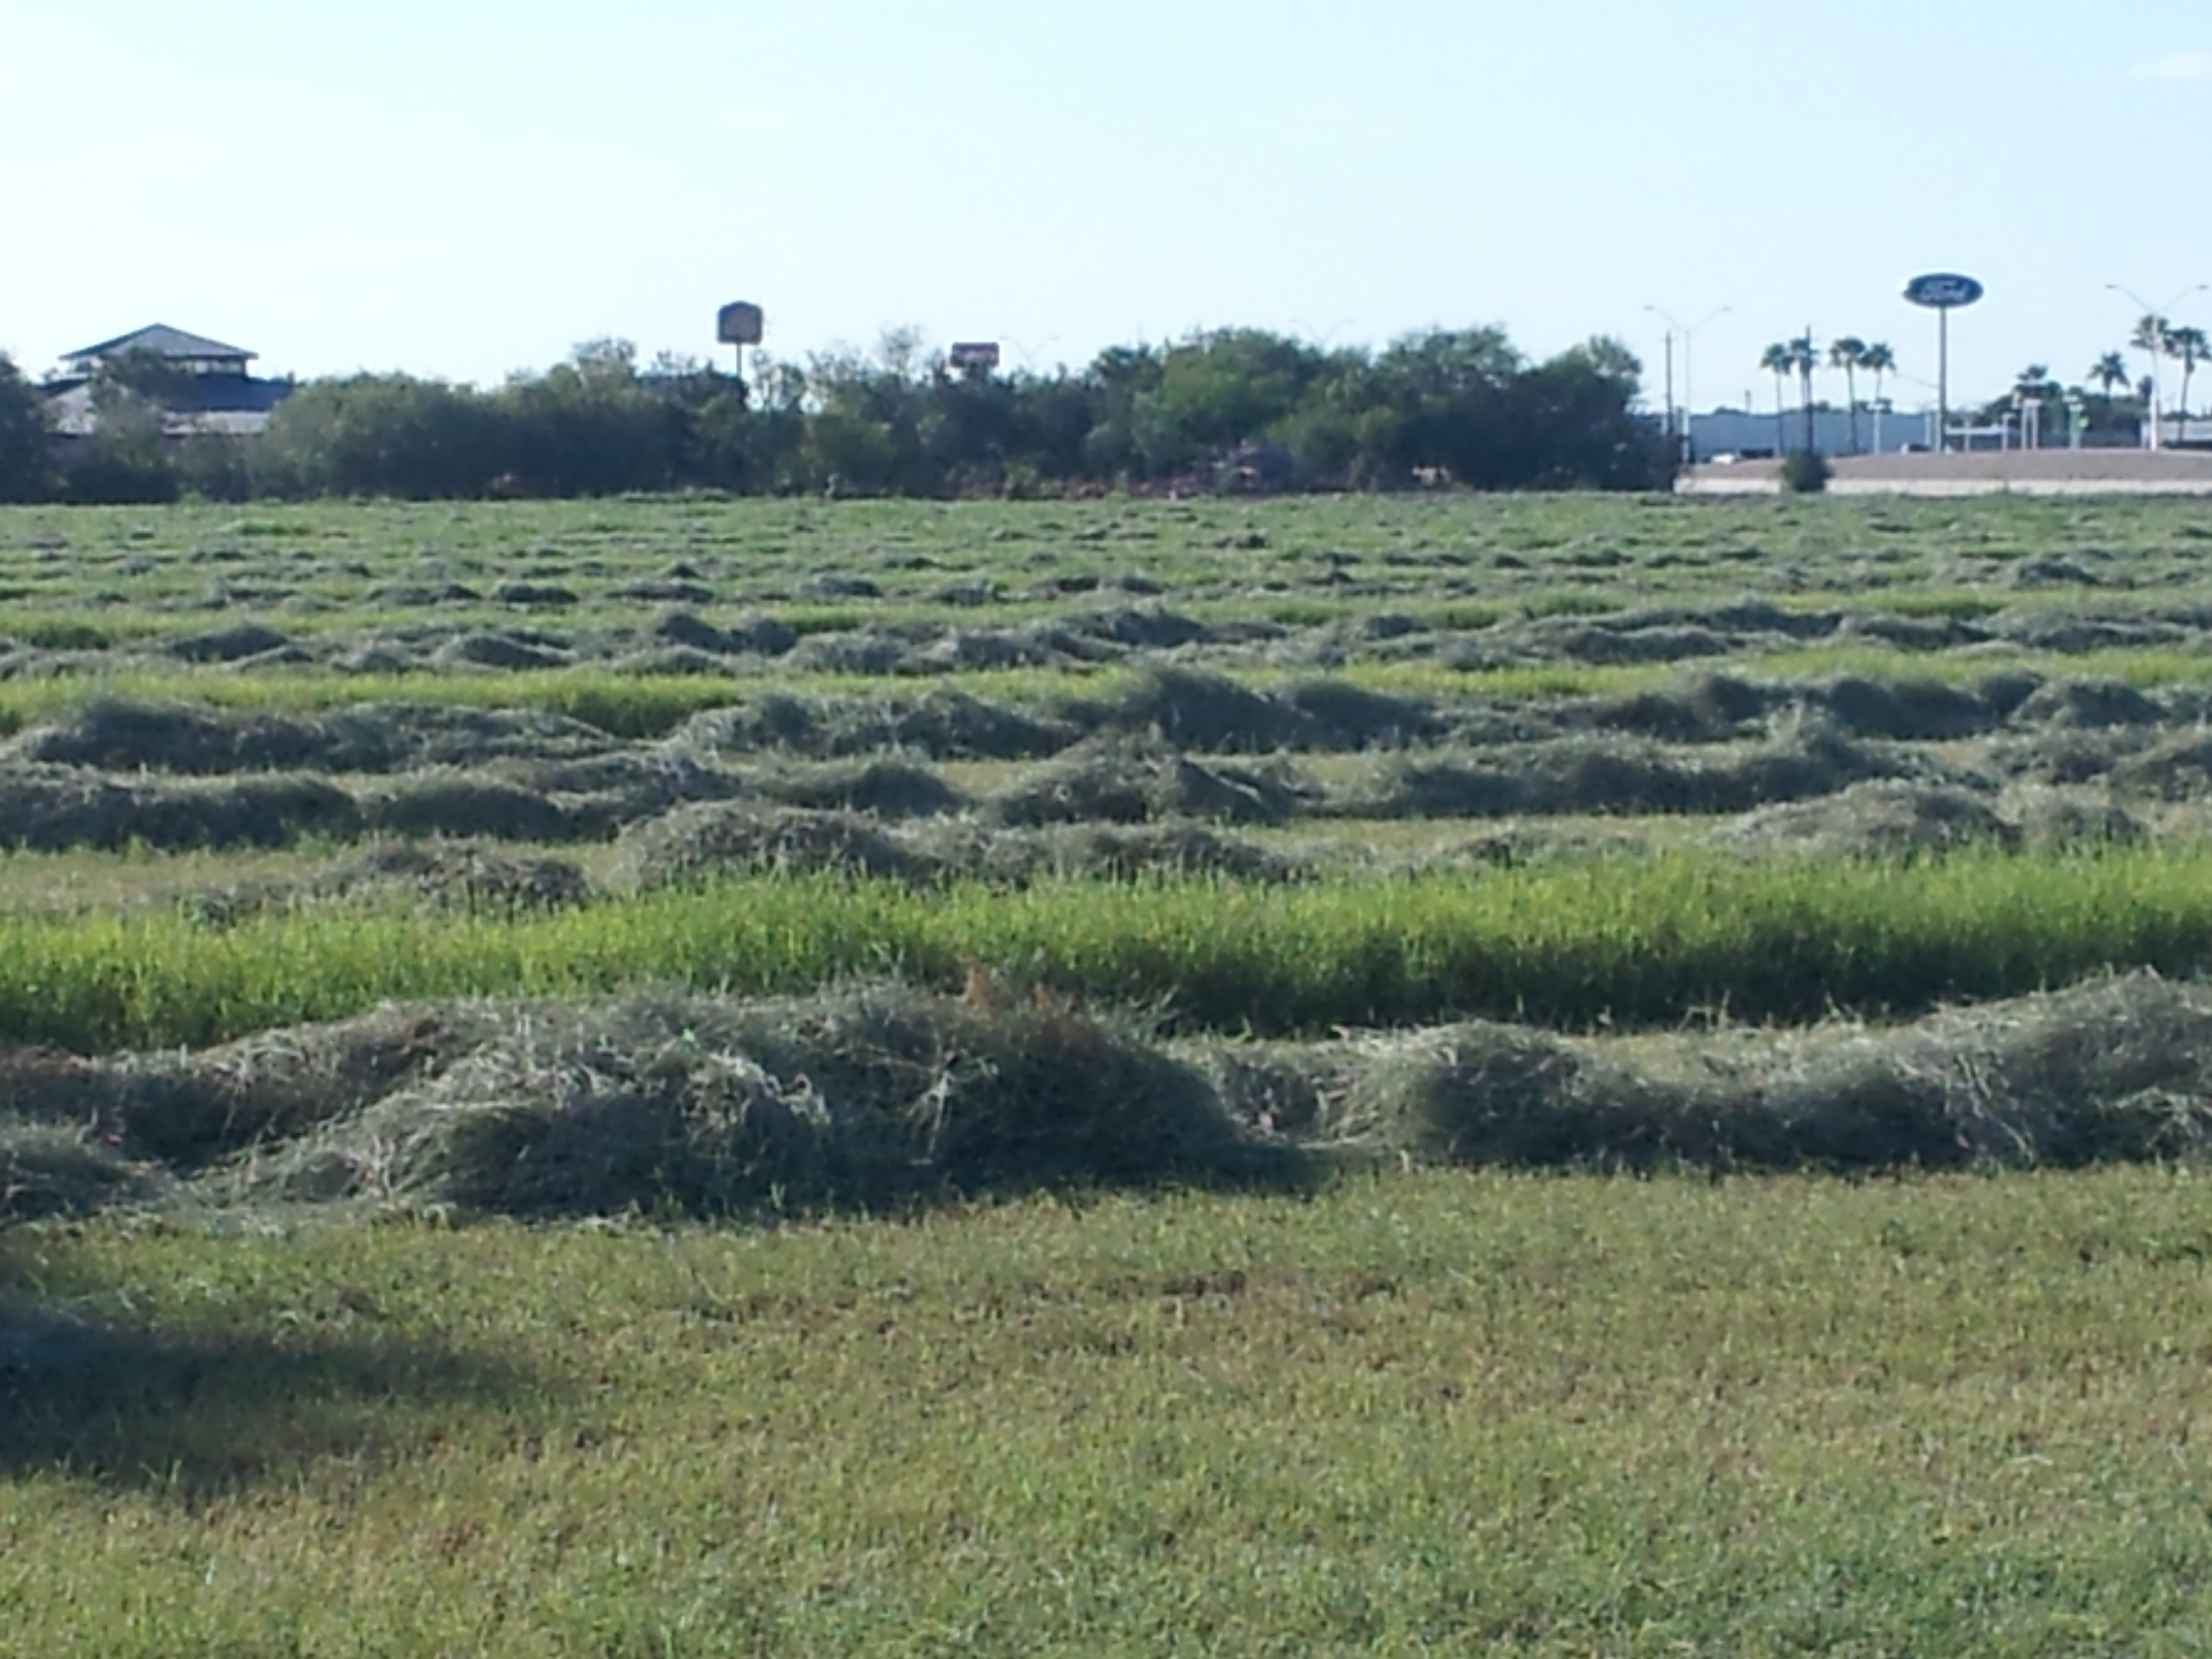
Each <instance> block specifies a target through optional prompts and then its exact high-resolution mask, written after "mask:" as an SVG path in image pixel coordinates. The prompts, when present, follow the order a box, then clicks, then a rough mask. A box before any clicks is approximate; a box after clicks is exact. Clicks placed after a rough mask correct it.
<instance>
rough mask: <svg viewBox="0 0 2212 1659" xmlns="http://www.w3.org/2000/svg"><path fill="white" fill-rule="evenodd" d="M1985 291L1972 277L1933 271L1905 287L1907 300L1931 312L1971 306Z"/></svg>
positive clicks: (1915, 278)
mask: <svg viewBox="0 0 2212 1659" xmlns="http://www.w3.org/2000/svg"><path fill="white" fill-rule="evenodd" d="M1983 293H1984V289H1983V288H1982V285H1981V284H1980V283H1978V282H1976V281H1975V280H1974V279H1973V278H1972V277H1971V276H1959V275H1958V274H1957V273H1956V272H1954V271H1948V270H1933V271H1930V272H1929V273H1928V275H1926V276H1915V277H1914V278H1913V279H1912V280H1911V282H1909V283H1906V284H1905V298H1906V299H1907V300H1910V301H1911V302H1912V303H1913V304H1914V305H1917V306H1925V307H1928V308H1929V310H1931V311H1948V310H1950V309H1951V308H1952V307H1954V306H1970V305H1972V304H1973V303H1974V301H1977V300H1978V299H1980V298H1981V297H1982V295H1983Z"/></svg>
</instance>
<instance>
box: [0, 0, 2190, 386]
mask: <svg viewBox="0 0 2212 1659" xmlns="http://www.w3.org/2000/svg"><path fill="white" fill-rule="evenodd" d="M2208 115H2212V3H2208V0H2009V3H1998V0H1948V3H1946V0H1913V3H1907V0H1827V3H1825V4H1814V5H1802V6H1800V5H1787V4H1784V5H1776V4H1773V3H1771V0H1758V3H1749V0H1678V3H1673V4H1668V3H1659V0H1552V3H1549V4H1545V3H1530V0H1514V3H1510V4H1507V3H1496V0H1462V3H1460V4H1457V5H1451V4H1445V3H1437V0H1366V3H1364V4H1358V5H1352V4H1345V3H1336V4H1332V5H1328V6H1323V5H1321V4H1318V3H1311V0H1270V3H1266V4H1261V3H1256V0H1179V3H1170V0H1123V3H1119V4H1115V5H1110V6H1097V7H1090V8H1084V9H1076V8H1073V7H1066V6H1058V5H1045V4H1038V3H1016V0H938V3H928V0H915V3H907V4H893V3H889V0H812V3H805V4H798V3H791V4H761V3H743V0H740V3H732V0H721V3H702V0H628V3H623V4H620V5H583V4H574V3H562V0H534V3H532V4H528V5H525V4H520V3H512V0H443V3H428V0H386V3H381V4H378V5H374V6H361V5H349V6H347V7H345V8H343V9H335V8H329V7H326V6H325V5H323V4H320V3H315V0H282V3H278V0H225V3H222V4H219V5H208V6H181V5H178V4H175V3H173V0H162V3H158V4H157V3H150V0H73V3H71V4H69V5H66V6H64V5H59V4H40V5H37V6H35V7H34V6H32V5H29V4H27V3H26V4H21V5H18V6H15V7H12V8H10V11H9V16H8V17H7V19H6V21H4V22H0V168H4V172H0V178H4V181H5V186H6V188H5V191H4V193H0V213H4V215H5V222H6V225H7V234H6V236H5V239H4V246H5V247H6V250H7V253H6V257H5V258H4V259H0V349H5V350H8V351H9V352H11V353H13V354H14V355H15V356H16V358H17V359H18V361H19V362H21V363H22V364H23V365H24V366H25V367H26V368H28V369H31V370H33V372H39V371H43V370H44V369H46V368H48V367H49V366H51V364H52V362H53V360H54V359H55V358H56V357H57V356H58V355H59V354H60V353H61V352H62V351H64V350H65V349H70V348H73V347H76V346H79V345H82V344H85V343H90V342H92V341H94V340H97V339H100V338H102V337H106V336H108V335H112V334H116V333H119V332H122V331H125V330H126V329H129V328H132V327H136V326H137V325H140V324H143V323H147V322H152V321H157V320H158V321H162V322H167V323H171V324H174V325H178V326H179V327H184V328H189V329H194V330H197V331H200V332H203V333H207V334H211V335H214V336H216V337H218V338H222V339H227V340H230V341H233V342H235V343H239V344H241V345H245V346H248V347H251V348H253V349H258V350H259V351H260V352H261V354H262V364H261V367H262V368H263V369H264V372H268V373H276V374H281V373H286V372H290V373H295V374H302V375H313V374H328V373H333V372H343V371H348V370H352V369H355V368H372V369H406V370H410V371H412V372H414V373H416V374H439V375H444V376H447V377H450V378H453V379H457V380H477V381H487V382H488V381H495V380H498V379H500V378H501V377H502V376H503V375H505V374H507V372H508V371H510V370H512V369H515V368H541V367H543V366H544V365H546V364H548V363H550V362H554V361H556V360H557V359H558V358H559V357H561V356H563V355H564V354H565V353H566V352H567V350H568V348H569V347H570V346H571V345H572V344H574V343H575V342H577V341H579V340H582V339H586V338H589V337H594V336H599V335H619V336H623V337H627V338H629V339H632V340H635V342H636V343H637V344H638V345H639V347H640V349H641V351H642V352H643V353H644V354H645V355H647V356H650V355H651V354H652V353H653V352H654V351H656V350H658V349H662V348H671V349H681V350H690V351H695V352H700V353H707V352H710V351H712V350H713V349H714V347H713V343H712V326H713V314H714V307H715V306H716V305H717V304H718V303H719V302H720V301H724V300H728V299H737V298H746V299H752V300H756V301H759V302H760V303H761V304H762V305H763V306H764V307H766V309H767V312H768V318H769V342H768V343H769V349H770V350H771V351H773V352H775V353H776V354H778V355H780V356H792V357H798V356H804V355H805V353H806V352H808V351H811V350H816V349H823V348H825V347H828V346H830V345H832V344H835V343H839V342H844V343H853V344H859V345H867V344H871V343H873V341H874V340H875V339H876V337H878V334H879V333H880V331H882V330H883V329H884V327H886V326H889V325H900V324H912V325H916V326H918V327H920V328H921V331H923V333H924V335H925V336H926V337H927V338H928V339H930V340H931V341H933V342H934V343H939V344H942V343H947V342H950V341H951V340H954V339H961V338H969V337H982V338H993V337H995V338H998V339H1001V340H1004V341H1006V342H1008V343H1009V346H1008V352H1007V361H1008V362H1009V363H1010V364H1014V363H1018V362H1020V361H1021V360H1022V356H1023V354H1024V352H1028V353H1030V354H1033V356H1034V358H1035V361H1036V362H1037V364H1038V365H1039V366H1040V367H1042V366H1043V365H1044V364H1046V363H1048V362H1054V361H1057V360H1060V359H1066V360H1067V361H1070V362H1083V361H1085V360H1086V359H1087V358H1088V357H1089V356H1091V354H1092V353H1093V352H1095V351H1096V350H1097V349H1099V348H1100V347H1102V346H1104V345H1107V344H1110V343H1118V342H1127V341H1135V340H1151V341H1160V340H1164V339H1170V338H1173V337H1179V336H1182V335H1183V334H1185V333H1187V332H1188V331H1190V330H1192V329H1194V328H1198V327H1218V326H1221V325H1229V324H1252V325H1261V326H1265V327H1270V328H1276V329H1281V330H1285V331H1292V332H1297V333H1302V334H1306V335H1309V336H1311V337H1316V338H1321V337H1328V338H1333V339H1334V340H1335V341H1338V342H1344V341H1366V342H1370V343H1381V342H1383V341H1385V340H1387V339H1389V337H1392V336H1394V335H1395V334H1397V333H1400V332H1401V331H1406V330H1407V329H1412V328H1418V327H1423V326H1426V325H1432V324H1443V325H1468V324H1476V323H1497V324H1500V325H1504V327H1505V328H1506V329H1507V330H1508V331H1510V333H1511V335H1512V337H1513V338H1514V339H1515V341H1516V343H1519V344H1520V345H1522V347H1523V348H1524V349H1528V350H1529V351H1531V352H1533V353H1536V354H1539V355H1541V354H1544V353H1547V352H1549V351H1552V350H1554V349H1559V348H1560V347H1562V346H1565V345H1567V344H1569V343H1572V342H1573V341H1575V340H1577V339H1579V338H1581V337H1584V336H1586V335H1589V334H1590V333H1593V332H1607V333H1612V334H1615V335H1618V336H1620V337H1622V338H1624V339H1626V341H1627V342H1628V343H1630V344H1631V345H1632V347H1633V348H1635V349H1637V350H1638V352H1639V353H1640V354H1641V355H1642V356H1644V359H1645V361H1646V363H1647V366H1648V370H1649V373H1648V375H1647V380H1648V383H1649V384H1650V386H1651V387H1652V391H1653V396H1654V399H1655V401H1656V396H1657V388H1658V383H1659V379H1660V372H1661V335H1662V330H1663V328H1664V326H1665V325H1663V324H1662V323H1661V322H1660V321H1659V320H1658V319H1656V318H1655V317H1653V316H1651V315H1650V314H1649V313H1646V312H1645V311H1644V307H1645V306H1646V305H1649V304H1656V305H1659V306H1662V307H1666V308H1668V310H1671V311H1672V312H1674V314H1675V315H1676V316H1677V317H1679V318H1680V319H1681V320H1682V321H1683V322H1685V323H1694V322H1696V321H1697V320H1698V319H1700V318H1703V317H1705V316H1706V315H1707V314H1708V313H1711V311H1713V310H1714V309H1715V308H1716V307H1721V306H1723V305H1727V306H1732V307H1734V309H1733V311H1732V312H1731V313H1730V314H1729V315H1727V316H1724V317H1722V318H1719V319H1717V320H1715V321H1712V322H1711V323H1709V324H1707V325H1705V327H1704V328H1703V329H1702V330H1701V331H1699V333H1698V335H1697V337H1696V342H1695V347H1694V362H1695V371H1696V382H1695V388H1694V390H1695V392H1696V396H1697V401H1698V402H1699V404H1701V405H1704V404H1712V403H1714V402H1716V401H1720V400H1723V399H1728V400H1735V399H1740V398H1741V396H1742V395H1743V393H1744V392H1745V391H1746V390H1747V388H1755V389H1756V390H1757V392H1758V396H1759V400H1760V403H1761V405H1762V406H1764V405H1765V402H1766V401H1767V400H1769V399H1771V396H1772V382H1771V378H1769V379H1766V380H1764V381H1762V379H1761V377H1760V375H1759V373H1758V371H1757V370H1756V368H1755V367H1754V365H1755V363H1756V362H1757V359H1758V356H1759V349H1760V348H1761V347H1762V346H1763V345H1765V343H1767V342H1768V341H1770V340H1774V339H1778V338H1781V337H1784V336H1785V335H1788V334H1790V333H1793V332H1795V331H1798V330H1800V329H1802V328H1803V327H1804V326H1805V325H1807V324H1808V323H1809V324H1810V325H1812V327H1813V329H1814V331H1815V333H1816V334H1817V335H1818V336H1819V337H1820V338H1821V339H1822V340H1824V341H1825V340H1826V339H1827V338H1829V337H1832V336H1834V335H1836V334H1839V333H1846V332H1850V333H1857V334H1860V335H1862V336H1864V337H1868V338H1870V339H1887V340H1888V341H1889V342H1890V343H1891V344H1892V345H1893V347H1894V348H1895V349H1896V351H1897V353H1898V355H1899V358H1900V360H1901V362H1902V365H1903V368H1904V369H1905V374H1907V375H1908V376H1911V377H1918V378H1920V379H1922V380H1929V381H1932V380H1933V379H1934V377H1935V361H1934V359H1935V344H1934V336H1935V327H1934V320H1933V318H1932V316H1931V315H1929V314H1928V313H1918V312H1915V311H1913V310H1911V308H1910V307H1907V306H1905V304H1904V303H1903V301H1901V300H1900V299H1899V297H1898V289H1899V285H1900V283H1902V281H1903V279H1904V278H1905V277H1906V276H1910V275H1911V274H1912V273H1914V272H1916V271H1919V270H1963V271H1966V272H1969V273H1971V274H1972V275H1975V276H1979V277H1981V278H1982V279H1983V280H1984V282H1985V283H1987V284H1988V287H1989V291H1990V293H1989V298H1988V299H1987V300H1986V301H1984V303H1983V305H1981V306H1980V307H1977V308H1976V309H1974V310H1972V311H1971V312H1966V313H1960V314H1959V315H1958V317H1957V318H1956V319H1955V326H1954V337H1953V385H1954V389H1955V390H1957V391H1958V392H1960V393H1962V394H1967V395H1986V394H1989V393H1991V392H1995V391H1996V390H1997V389H1998V388H1999V387H2000V386H2002V385H2004V384H2008V383H2009V381H2010V379H2011V377H2012V375H2013V374H2014V373H2015V371H2016V370H2017V369H2019V368H2021V366H2022V365H2024V364H2025V363H2027V362H2030V361H2043V362H2049V363H2050V364H2051V366H2052V368H2054V369H2055V370H2056V371H2057V373H2058V374H2060V375H2061V376H2062V377H2063V378H2066V379H2069V380H2071V379H2077V378H2079V377H2080V376H2081V374H2082V371H2083V370H2084V369H2086V368H2087V366H2088V364H2089V362H2090V361H2091V360H2092V359H2093V357H2094V356H2097V355H2098V354H2099V353H2100V352H2101V351H2103V350H2106V349H2111V348H2112V347H2115V346H2118V345H2120V344H2121V343H2123V342H2124V339H2125V337H2126V335H2127V333H2128V331H2129V328H2130V325H2131V323H2132V321H2133V319H2134V316H2135V314H2136V307H2134V306H2133V305H2132V304H2131V303H2130V301H2127V300H2125V299H2124V298H2122V297H2121V296H2119V295H2114V294H2112V293H2109V292H2107V291H2106V287H2105V284H2106V283H2113V282H2118V283H2125V284H2128V285H2129V286H2130V287H2132V288H2135V289H2137V290H2138V291H2140V292H2141V293H2142V295H2144V296H2145V297H2146V299H2148V300H2149V301H2153V302H2157V301H2164V300H2166V298H2168V297H2169V296H2171V295H2174V294H2176V293H2177V292H2178V291H2179V290H2181V289H2185V288H2187V287H2189V286H2190V285H2191V284H2193V283H2212V215H2208V211H2207V208H2206V202H2205V197H2204V192H2203V180H2204V179H2206V178H2207V177H2208V176H2212V121H2208V119H2207V117H2208ZM2173 309H2174V313H2175V315H2176V319H2177V320H2181V321H2197V322H2198V323H2200V324H2202V325H2212V294H2203V295H2197V296H2195V297H2194V298H2193V299H2191V300H2187V301H2182V302H2180V303H2179V304H2177V305H2176V306H2175V307H2174V308H2173ZM723 358H724V361H726V353H725V354H723ZM2136 362H2137V370H2138V372H2140V359H2137V360H2136ZM1678 366H1679V360H1678ZM1840 389H1841V388H1840V386H1838V387H1837V388H1836V390H1837V391H1838V392H1840ZM1896 390H1897V392H1899V394H1900V400H1901V401H1906V400H1911V399H1913V398H1916V397H1917V392H1916V389H1915V388H1914V387H1913V386H1911V385H1910V384H1907V385H1905V386H1899V387H1897V388H1896Z"/></svg>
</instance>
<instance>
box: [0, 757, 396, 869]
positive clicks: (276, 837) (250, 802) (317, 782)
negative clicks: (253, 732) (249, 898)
mask: <svg viewBox="0 0 2212 1659" xmlns="http://www.w3.org/2000/svg"><path fill="white" fill-rule="evenodd" d="M361 826H362V813H361V809H360V807H359V806H358V805H356V802H355V800H354V799H353V797H352V796H351V795H349V794H348V793H345V791H343V790H342V789H339V788H337V787H336V786H334V785H332V784H331V783H329V782H327V781H325V780H323V779H320V778H313V777H289V776H284V775H271V776H265V777H246V778H231V779H223V780H218V781H207V782H201V781H191V782H176V781H170V780H167V779H161V778H146V779H134V780H132V781H130V782H129V783H124V782H119V781H117V780H115V779H112V778H109V777H106V776H105V775H102V774H100V773H97V772H93V771H90V770H87V769H82V768H76V767H60V766H15V767H8V768H5V769H0V847H9V848H24V849H27V850H29V851H33V852H60V851H64V850H67V849H69V848H100V849H102V850H107V851H115V850H119V849H121V848H127V847H131V846H133V845H137V846H142V847H145V848H149V849H152V850H155V851H161V852H177V851H183V850H185V849H189V848H232V847H283V846H287V845H289V844H290V843H291V842H294V841H295V840H298V839H300V838H301V837H302V836H330V837H331V838H333V839H347V838H349V837H351V836H355V835H357V834H358V833H360V829H361Z"/></svg>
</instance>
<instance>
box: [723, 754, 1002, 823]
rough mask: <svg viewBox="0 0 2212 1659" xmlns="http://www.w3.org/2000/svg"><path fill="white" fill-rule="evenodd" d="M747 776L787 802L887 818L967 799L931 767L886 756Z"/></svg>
mask: <svg viewBox="0 0 2212 1659" xmlns="http://www.w3.org/2000/svg"><path fill="white" fill-rule="evenodd" d="M746 781H747V782H748V783H749V784H750V785H751V787H754V788H756V789H758V790H759V791H760V792H761V793H763V794H764V795H767V796H769V798H770V799H774V800H777V801H780V802H781V803H782V804H784V805H787V806H805V807H811V808H813V809H815V810H817V811H848V812H867V813H872V814H873V815H874V816H875V817H883V818H921V817H941V816H943V815H944V814H945V813H948V812H957V811H962V810H963V809H964V808H965V807H966V806H967V805H968V804H969V803H968V798H967V797H966V796H965V795H963V794H962V793H960V792H959V791H958V790H957V789H955V788H954V787H952V786H951V784H949V783H947V782H945V780H944V779H943V778H941V777H939V775H937V774H936V773H935V772H933V771H931V770H930V769H928V768H927V766H921V765H916V764H915V763H914V762H912V761H908V760H901V759H897V758H883V759H872V760H857V761H824V762H822V763H817V764H814V765H794V766H790V767H786V768H782V769H775V770H768V771H762V772H757V773H754V774H752V775H750V776H749V777H748V778H747V779H746Z"/></svg>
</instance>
